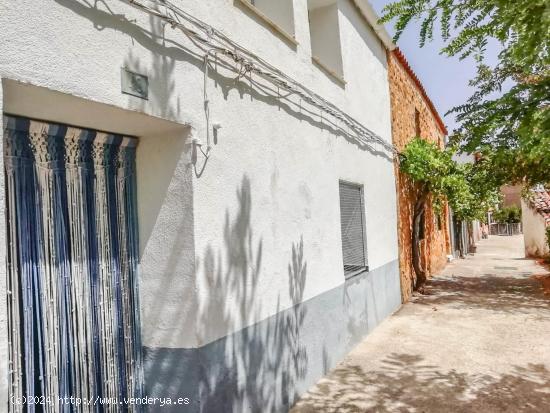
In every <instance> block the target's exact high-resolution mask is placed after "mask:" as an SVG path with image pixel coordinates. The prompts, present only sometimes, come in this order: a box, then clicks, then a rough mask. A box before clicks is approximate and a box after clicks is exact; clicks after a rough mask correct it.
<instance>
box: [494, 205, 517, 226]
mask: <svg viewBox="0 0 550 413" xmlns="http://www.w3.org/2000/svg"><path fill="white" fill-rule="evenodd" d="M493 219H494V220H495V221H496V222H498V223H499V224H506V223H508V224H517V223H518V222H521V208H519V207H517V206H509V207H505V208H501V209H498V210H496V211H494V212H493Z"/></svg>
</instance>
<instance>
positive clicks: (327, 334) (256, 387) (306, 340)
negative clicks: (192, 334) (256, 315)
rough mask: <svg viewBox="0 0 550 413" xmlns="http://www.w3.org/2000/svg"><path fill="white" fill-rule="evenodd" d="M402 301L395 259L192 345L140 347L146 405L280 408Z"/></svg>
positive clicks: (192, 409) (286, 406) (240, 409)
mask: <svg viewBox="0 0 550 413" xmlns="http://www.w3.org/2000/svg"><path fill="white" fill-rule="evenodd" d="M400 304H401V291H400V283H399V266H398V261H397V260H396V261H393V262H391V263H388V264H386V265H384V266H382V267H380V268H377V269H375V270H372V271H370V272H368V273H364V274H361V275H359V276H356V277H354V278H352V279H350V280H347V281H346V282H345V283H344V284H343V285H342V286H340V287H337V288H335V289H333V290H330V291H327V292H325V293H323V294H321V295H319V296H316V297H314V298H312V299H310V300H308V301H306V302H304V303H301V304H298V305H296V306H294V307H293V308H290V309H288V310H284V311H281V312H279V313H278V314H276V315H274V316H272V317H270V318H268V319H266V320H263V321H261V322H259V323H257V324H255V325H253V326H250V327H247V328H245V329H243V330H240V331H238V332H236V333H234V334H231V335H229V336H226V337H223V338H221V339H219V340H217V341H215V342H213V343H210V344H208V345H206V346H204V347H201V348H196V349H183V348H182V349H168V348H145V349H144V351H145V387H146V394H147V395H148V396H151V397H171V398H172V399H176V398H178V397H182V398H183V397H188V398H190V399H191V403H190V404H189V405H187V406H181V405H180V406H174V408H173V409H170V408H166V407H165V408H162V409H161V408H158V407H152V408H151V409H150V410H151V411H159V410H160V411H179V412H181V411H190V412H208V413H210V412H243V411H251V412H283V411H287V410H288V409H289V407H290V406H292V405H293V404H294V402H295V401H296V399H297V398H298V397H299V396H300V395H301V394H303V393H304V392H305V391H306V390H307V389H308V388H309V387H311V386H312V385H313V384H315V383H316V382H317V380H319V379H320V378H321V377H322V376H323V375H325V374H326V373H327V372H328V371H329V370H330V369H331V368H333V367H334V366H335V365H336V363H337V362H338V361H340V360H341V359H342V358H343V357H344V356H345V355H346V353H348V352H349V351H350V350H351V349H352V348H353V347H354V346H355V345H356V344H357V343H358V342H359V341H360V340H361V339H362V338H364V337H365V335H366V334H368V333H369V332H370V331H372V329H373V328H374V327H376V326H377V325H378V324H379V323H380V322H381V321H382V320H383V319H384V318H386V317H387V316H388V315H390V314H391V313H392V312H394V311H395V310H397V309H398V308H399V306H400Z"/></svg>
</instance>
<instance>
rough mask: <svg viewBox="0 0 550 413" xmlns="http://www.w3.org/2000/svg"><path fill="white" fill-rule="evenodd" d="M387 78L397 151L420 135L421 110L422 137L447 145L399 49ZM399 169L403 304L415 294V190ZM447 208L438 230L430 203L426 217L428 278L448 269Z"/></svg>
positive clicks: (424, 259) (424, 246)
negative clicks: (413, 251)
mask: <svg viewBox="0 0 550 413" xmlns="http://www.w3.org/2000/svg"><path fill="white" fill-rule="evenodd" d="M388 76H389V80H390V98H391V111H392V135H393V144H394V145H395V146H396V148H397V149H398V150H403V148H404V147H405V146H406V145H407V143H409V142H410V141H411V139H412V138H413V137H414V136H415V135H416V132H417V121H416V119H415V118H416V115H415V111H418V120H419V122H418V123H419V129H420V136H421V137H423V138H424V139H427V140H429V141H432V142H435V143H437V144H438V145H439V146H440V147H441V148H443V147H444V145H445V135H446V130H445V126H444V125H443V123H442V122H441V120H440V118H439V116H438V115H437V112H436V111H435V108H434V107H433V104H432V103H431V101H430V100H429V98H428V96H427V95H426V92H425V91H424V89H423V88H422V85H421V84H420V82H419V80H418V78H416V76H415V75H414V72H413V71H412V70H411V68H410V67H409V66H408V63H407V61H406V60H405V58H404V56H403V55H402V54H401V52H400V51H399V49H396V50H395V51H393V52H391V53H388ZM395 168H396V173H395V174H396V186H397V196H398V211H399V220H398V237H399V264H400V265H399V266H400V273H401V290H402V299H403V302H406V301H408V299H409V298H410V296H411V292H412V284H413V283H412V281H413V279H414V269H413V267H412V240H411V238H412V235H411V232H412V216H413V209H414V201H415V198H416V193H415V188H414V185H413V184H412V182H411V180H410V179H409V178H408V177H407V176H406V175H404V174H403V173H401V172H400V171H399V168H398V166H397V164H396V165H395ZM447 209H448V208H447V206H445V207H444V210H443V211H442V213H441V215H440V220H441V226H440V228H441V229H439V226H438V218H437V214H436V213H435V212H434V209H433V207H432V204H431V202H430V201H429V202H428V207H427V210H426V215H425V223H426V225H425V238H424V240H422V241H421V251H422V263H423V266H424V268H426V269H427V272H428V274H429V275H431V274H433V273H434V272H437V271H439V270H441V269H442V268H443V267H444V266H445V262H446V255H447V254H448V253H449V252H448V251H450V237H449V224H448V211H447Z"/></svg>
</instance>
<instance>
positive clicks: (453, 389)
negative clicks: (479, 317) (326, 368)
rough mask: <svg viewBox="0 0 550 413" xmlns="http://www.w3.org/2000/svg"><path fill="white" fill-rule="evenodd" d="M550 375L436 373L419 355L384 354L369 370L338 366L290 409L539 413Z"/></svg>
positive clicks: (516, 370) (547, 400) (538, 371)
mask: <svg viewBox="0 0 550 413" xmlns="http://www.w3.org/2000/svg"><path fill="white" fill-rule="evenodd" d="M549 389H550V371H549V370H548V369H547V368H546V366H544V365H542V364H529V365H527V366H514V367H513V369H512V371H510V372H509V373H507V374H502V375H498V376H490V375H476V374H467V373H461V372H458V371H455V370H450V371H441V370H439V369H438V368H437V367H436V366H432V365H429V364H427V363H425V362H424V361H423V358H422V357H421V356H419V355H413V354H402V353H400V354H397V353H393V354H390V355H388V356H387V357H386V358H385V359H384V360H383V361H382V362H381V364H380V367H379V368H378V369H376V370H373V371H370V370H369V371H365V370H363V368H361V367H360V366H358V365H355V364H350V365H340V366H339V367H337V368H336V369H335V370H333V371H332V372H331V373H330V374H329V375H328V376H327V377H326V378H324V379H323V380H321V381H320V382H319V383H318V384H317V385H316V386H315V387H314V388H313V389H312V390H310V392H309V393H307V394H306V395H305V396H304V397H303V398H302V399H301V400H300V401H299V402H298V403H297V404H296V406H295V407H294V408H293V410H292V413H309V412H312V413H313V412H325V413H329V412H335V413H336V412H338V413H341V412H438V413H439V412H484V413H491V412H495V413H496V412H499V413H500V412H544V411H548V410H549V409H550V391H549Z"/></svg>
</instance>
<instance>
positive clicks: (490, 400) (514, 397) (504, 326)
mask: <svg viewBox="0 0 550 413" xmlns="http://www.w3.org/2000/svg"><path fill="white" fill-rule="evenodd" d="M523 255H524V254H523V239H522V237H521V236H520V237H496V236H495V237H491V238H490V239H489V240H483V241H481V242H480V244H479V247H478V253H477V254H476V255H475V256H473V257H469V258H467V259H465V260H456V261H454V262H453V263H452V264H449V265H448V266H447V268H446V269H445V270H444V271H443V274H442V275H441V276H438V277H435V278H434V279H433V280H432V281H431V282H430V284H429V287H428V288H427V291H426V292H427V293H428V295H425V296H421V297H415V298H414V301H413V302H411V303H408V304H406V305H404V306H403V307H402V308H401V309H400V310H399V311H398V312H397V313H396V314H394V315H393V316H392V317H390V318H389V319H387V320H386V321H384V322H383V323H382V324H381V325H380V326H379V327H378V328H377V329H376V330H375V331H374V332H373V333H372V334H370V335H369V336H368V337H367V338H366V339H365V340H364V341H363V342H362V343H360V344H359V345H358V346H357V347H356V348H355V349H354V350H353V351H352V352H351V353H350V354H349V355H348V356H347V357H346V359H345V360H344V361H343V362H342V363H340V364H339V365H338V366H337V367H336V368H335V369H334V370H333V371H331V372H330V373H329V374H328V375H327V376H326V377H325V378H323V379H322V380H321V381H319V383H317V385H316V386H314V387H313V388H312V389H310V391H309V392H308V393H307V394H305V395H304V396H303V397H302V399H301V400H300V401H298V403H297V404H296V406H295V407H294V409H293V410H292V412H293V413H303V412H338V413H341V412H453V413H455V412H480V413H489V412H514V413H516V412H541V413H546V412H550V296H549V295H545V294H544V293H543V290H542V287H541V285H542V284H541V283H540V282H539V281H538V280H537V279H536V277H535V276H536V275H544V276H547V275H548V274H549V273H548V272H547V271H546V270H544V269H543V268H542V267H540V266H538V265H537V264H536V263H535V262H534V261H532V260H528V259H525V258H523Z"/></svg>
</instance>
